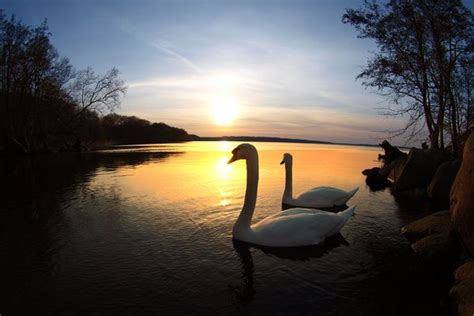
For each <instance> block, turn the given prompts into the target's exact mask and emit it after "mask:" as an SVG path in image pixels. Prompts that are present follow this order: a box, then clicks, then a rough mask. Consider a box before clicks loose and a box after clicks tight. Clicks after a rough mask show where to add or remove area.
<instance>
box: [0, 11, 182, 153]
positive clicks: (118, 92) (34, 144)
mask: <svg viewBox="0 0 474 316" xmlns="http://www.w3.org/2000/svg"><path fill="white" fill-rule="evenodd" d="M50 36H51V34H50V33H49V32H48V27H47V24H46V21H45V22H43V23H42V24H41V25H40V26H39V27H36V28H31V27H29V26H27V25H24V24H23V23H22V22H21V21H19V20H17V19H16V17H15V16H12V17H11V18H10V19H7V18H6V17H5V15H4V14H3V13H2V11H1V10H0V150H3V151H6V152H21V153H35V152H51V151H70V150H74V151H78V150H79V151H80V150H84V149H87V148H89V147H90V146H92V145H96V146H97V145H98V144H102V145H105V144H107V143H150V142H165V141H166V142H169V141H183V140H189V139H190V136H189V135H188V134H187V133H186V131H184V130H182V129H178V128H173V127H170V126H168V125H166V124H163V123H158V124H157V123H153V124H151V123H150V122H148V121H146V120H142V119H139V118H136V117H127V116H119V115H115V114H110V115H106V116H103V115H104V114H106V113H110V112H113V111H114V110H115V109H116V108H117V107H118V106H119V105H120V100H121V97H122V96H123V95H124V94H125V92H126V87H125V86H124V82H123V81H122V80H121V79H120V78H119V71H118V70H117V69H116V68H112V69H110V70H109V71H107V72H106V73H105V74H103V75H96V74H95V73H94V71H93V70H92V69H91V68H87V69H85V70H78V71H77V70H75V69H74V68H73V67H72V65H71V64H70V63H69V60H68V59H67V58H65V57H60V56H59V54H58V52H57V50H56V49H55V48H54V46H53V45H52V44H51V42H50Z"/></svg>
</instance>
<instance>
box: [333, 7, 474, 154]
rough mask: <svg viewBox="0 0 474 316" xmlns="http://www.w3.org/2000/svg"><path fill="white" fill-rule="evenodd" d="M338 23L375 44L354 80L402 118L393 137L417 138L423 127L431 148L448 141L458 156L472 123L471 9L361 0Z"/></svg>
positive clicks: (473, 39) (473, 40)
mask: <svg viewBox="0 0 474 316" xmlns="http://www.w3.org/2000/svg"><path fill="white" fill-rule="evenodd" d="M342 21H343V22H344V23H349V24H351V25H353V26H354V27H355V29H356V30H357V31H358V32H359V37H361V38H369V39H372V40H374V41H375V42H376V44H377V47H378V51H377V52H375V54H374V56H373V58H372V59H370V60H369V61H368V63H367V67H366V68H365V69H364V70H363V71H362V73H360V74H359V76H358V79H362V80H363V84H364V85H365V86H366V87H370V88H374V89H376V90H377V91H378V92H380V93H381V94H383V95H385V96H386V97H388V98H389V99H391V100H392V101H393V105H394V106H393V107H391V108H389V109H388V111H387V114H388V115H402V116H404V117H406V118H407V124H406V127H405V128H403V129H401V130H399V131H394V132H395V135H401V134H405V133H407V132H408V136H409V137H410V138H417V137H418V136H419V135H420V131H422V130H424V129H426V130H427V132H428V135H429V140H430V145H431V147H433V148H444V147H445V141H451V143H452V146H453V149H454V152H457V151H458V146H459V135H461V134H462V133H463V132H465V131H466V130H467V129H468V127H469V125H470V124H472V123H473V120H472V111H473V110H472V109H473V104H472V103H473V99H472V91H473V88H474V87H473V85H472V80H473V68H472V66H473V58H472V57H473V53H474V34H473V31H474V18H473V15H472V13H471V11H470V10H469V9H468V8H466V7H465V6H464V5H463V4H462V2H461V1H460V0H444V1H439V0H390V1H388V2H387V3H386V4H379V3H377V1H375V0H372V1H368V0H366V1H365V2H364V7H363V8H360V9H358V10H354V9H348V10H347V11H346V13H345V14H344V16H343V18H342Z"/></svg>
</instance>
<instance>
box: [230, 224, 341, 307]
mask: <svg viewBox="0 0 474 316" xmlns="http://www.w3.org/2000/svg"><path fill="white" fill-rule="evenodd" d="M232 244H233V246H234V250H235V252H236V253H237V255H238V257H239V259H240V267H241V269H242V275H241V285H240V286H235V287H232V288H233V290H234V292H235V297H236V299H237V301H238V302H239V303H240V304H247V303H250V302H252V300H253V299H254V297H255V289H254V287H253V283H254V279H253V275H254V270H255V267H254V263H253V259H252V253H251V251H250V249H251V248H255V249H259V250H261V251H262V252H264V253H265V254H267V255H270V256H275V257H278V258H282V259H289V260H294V261H305V260H312V259H317V258H321V257H322V256H324V255H325V254H327V253H329V252H330V251H331V250H333V249H335V248H337V247H339V246H341V245H344V246H348V245H349V243H348V242H347V241H346V239H345V238H344V237H343V236H342V235H341V234H340V233H338V234H336V235H334V236H331V237H329V238H326V240H325V241H324V242H323V243H321V244H319V245H314V246H304V247H265V246H260V245H254V244H251V243H247V242H244V241H240V240H236V239H232Z"/></svg>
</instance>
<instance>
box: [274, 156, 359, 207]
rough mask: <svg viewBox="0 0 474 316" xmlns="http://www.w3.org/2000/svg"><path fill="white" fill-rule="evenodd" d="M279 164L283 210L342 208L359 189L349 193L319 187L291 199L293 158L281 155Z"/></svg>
mask: <svg viewBox="0 0 474 316" xmlns="http://www.w3.org/2000/svg"><path fill="white" fill-rule="evenodd" d="M280 164H281V165H282V164H284V165H285V190H284V191H283V198H282V205H283V206H284V208H289V207H308V208H332V207H334V206H342V205H345V204H346V203H347V202H348V201H349V200H350V199H351V198H352V197H353V196H354V195H355V194H356V192H357V191H358V190H359V188H355V189H353V190H351V191H345V190H341V189H338V188H334V187H329V186H321V187H315V188H312V189H309V190H307V191H305V192H303V193H301V194H300V195H298V196H297V197H296V198H295V197H293V156H292V155H291V154H289V153H285V154H283V159H282V161H281V162H280Z"/></svg>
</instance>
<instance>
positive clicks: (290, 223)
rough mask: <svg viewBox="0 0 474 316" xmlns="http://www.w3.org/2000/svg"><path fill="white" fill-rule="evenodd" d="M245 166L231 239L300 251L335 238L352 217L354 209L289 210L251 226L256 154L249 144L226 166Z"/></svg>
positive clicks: (254, 193)
mask: <svg viewBox="0 0 474 316" xmlns="http://www.w3.org/2000/svg"><path fill="white" fill-rule="evenodd" d="M240 159H244V160H246V162H247V184H246V190H245V199H244V205H243V207H242V211H241V212H240V215H239V217H238V218H237V221H236V222H235V224H234V227H233V229H232V237H233V238H234V239H236V240H240V241H244V242H247V243H250V244H254V245H260V246H268V247H299V246H310V245H317V244H320V243H321V242H323V241H324V240H325V239H326V237H329V236H332V235H335V234H337V233H338V232H339V231H340V230H341V228H342V227H343V226H344V224H345V223H346V222H347V220H348V219H349V218H350V217H351V216H352V214H353V213H354V209H355V206H353V207H350V208H347V209H346V210H345V211H342V212H339V213H329V212H325V211H321V210H317V209H308V208H291V209H288V210H286V211H282V212H281V211H278V212H276V213H275V214H274V215H271V216H268V217H266V218H265V219H263V220H261V221H260V222H258V223H256V224H253V225H251V222H252V216H253V213H254V211H255V205H256V202H257V189H258V153H257V150H256V149H255V147H254V146H252V145H250V144H240V145H239V146H237V147H236V148H235V149H234V150H233V151H232V158H230V159H229V161H228V163H229V164H230V163H233V162H234V161H236V160H240Z"/></svg>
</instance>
